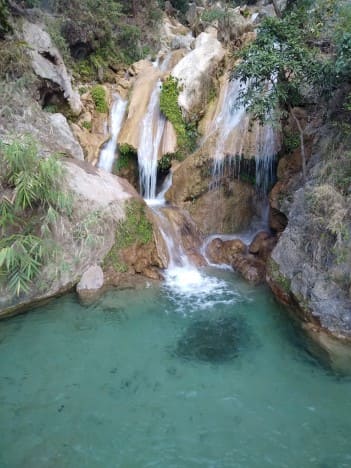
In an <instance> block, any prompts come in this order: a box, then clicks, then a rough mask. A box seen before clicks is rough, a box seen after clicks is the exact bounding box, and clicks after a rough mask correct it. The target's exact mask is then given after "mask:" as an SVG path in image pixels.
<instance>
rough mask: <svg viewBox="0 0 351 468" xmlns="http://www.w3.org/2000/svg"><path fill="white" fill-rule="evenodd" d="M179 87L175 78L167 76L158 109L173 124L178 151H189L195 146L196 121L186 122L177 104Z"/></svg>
mask: <svg viewBox="0 0 351 468" xmlns="http://www.w3.org/2000/svg"><path fill="white" fill-rule="evenodd" d="M178 96H179V87H178V81H177V80H176V78H174V77H172V76H170V77H168V78H167V79H166V80H165V81H164V83H163V85H162V90H161V95H160V109H161V112H163V114H164V115H165V116H166V117H167V119H168V120H169V121H170V122H171V123H172V124H173V127H174V129H175V131H176V134H177V143H178V146H179V151H181V152H182V153H186V152H190V151H192V150H193V149H194V147H195V142H196V137H197V131H196V123H186V122H185V120H184V119H183V115H182V112H181V110H180V107H179V105H178Z"/></svg>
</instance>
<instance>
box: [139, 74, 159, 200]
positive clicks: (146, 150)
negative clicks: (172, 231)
mask: <svg viewBox="0 0 351 468" xmlns="http://www.w3.org/2000/svg"><path fill="white" fill-rule="evenodd" d="M160 92H161V82H160V81H159V80H158V81H157V83H156V86H155V88H154V90H153V92H152V94H151V98H150V102H149V105H148V108H147V112H146V114H145V116H144V118H143V120H142V123H141V125H142V129H141V134H140V144H139V149H138V164H139V182H140V193H141V195H142V196H143V197H144V198H145V199H146V200H153V199H155V198H156V179H157V159H158V154H159V148H160V143H161V140H162V135H163V131H164V128H165V124H166V119H165V117H164V116H163V115H162V114H161V112H160Z"/></svg>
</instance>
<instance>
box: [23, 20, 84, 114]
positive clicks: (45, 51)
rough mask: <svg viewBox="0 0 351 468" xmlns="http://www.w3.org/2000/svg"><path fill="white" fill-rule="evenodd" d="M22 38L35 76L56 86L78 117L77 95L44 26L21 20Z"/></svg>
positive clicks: (79, 107)
mask: <svg viewBox="0 0 351 468" xmlns="http://www.w3.org/2000/svg"><path fill="white" fill-rule="evenodd" d="M23 36H24V40H25V41H26V42H27V44H28V46H29V53H30V56H31V59H32V66H33V69H34V72H35V73H36V75H38V76H39V77H40V78H43V79H45V80H49V81H51V82H53V83H55V84H56V85H58V86H59V88H60V89H61V90H62V92H63V95H64V97H65V98H66V99H67V102H68V103H69V105H70V108H71V110H72V112H73V113H74V114H76V115H78V114H79V113H80V112H81V110H82V103H81V100H80V96H79V93H78V92H77V91H75V90H73V88H72V83H71V77H70V76H69V74H68V72H67V69H66V66H65V64H64V61H63V59H62V56H61V54H60V52H59V51H58V49H57V48H56V47H55V46H54V45H53V43H52V41H51V38H50V36H49V34H48V33H47V32H46V31H45V30H44V26H40V25H38V24H34V23H30V22H29V21H27V20H23Z"/></svg>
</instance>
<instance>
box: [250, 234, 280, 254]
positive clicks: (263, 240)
mask: <svg viewBox="0 0 351 468" xmlns="http://www.w3.org/2000/svg"><path fill="white" fill-rule="evenodd" d="M276 243H277V238H276V237H274V236H272V235H271V234H270V233H269V232H267V231H261V232H258V233H257V234H256V235H255V237H254V239H253V241H252V242H251V244H250V246H249V253H251V254H254V255H256V256H257V257H258V258H260V259H261V260H264V261H266V260H267V258H268V257H269V255H270V253H271V252H272V250H273V248H274V247H275V245H276Z"/></svg>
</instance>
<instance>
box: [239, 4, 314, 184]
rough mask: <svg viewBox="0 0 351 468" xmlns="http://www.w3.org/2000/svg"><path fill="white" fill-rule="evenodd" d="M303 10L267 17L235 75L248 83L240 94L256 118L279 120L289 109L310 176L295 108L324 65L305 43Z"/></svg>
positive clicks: (304, 171)
mask: <svg viewBox="0 0 351 468" xmlns="http://www.w3.org/2000/svg"><path fill="white" fill-rule="evenodd" d="M302 28H303V17H302V16H301V11H297V10H293V11H291V12H290V13H289V14H288V15H286V16H284V17H283V18H267V19H265V20H264V21H263V23H262V25H261V27H260V29H259V32H258V35H257V38H256V40H255V41H254V42H253V43H252V44H250V45H249V46H248V47H247V48H246V49H245V50H244V51H243V52H242V53H241V59H242V61H241V62H240V64H239V65H238V67H237V68H236V69H235V70H234V72H233V74H232V77H233V78H238V79H240V80H241V81H242V82H244V83H246V86H245V87H243V88H242V91H241V93H240V95H239V98H238V103H239V104H241V105H242V104H244V105H245V107H246V109H247V110H248V111H249V112H250V113H251V114H252V116H253V118H254V119H255V120H259V121H260V122H261V123H266V122H267V121H273V122H279V121H281V119H282V118H283V117H284V116H287V115H288V113H290V115H291V116H292V118H293V119H294V121H295V123H296V126H297V128H298V131H299V136H300V148H301V159H302V171H303V176H304V178H305V176H306V157H305V145H304V130H303V128H302V125H301V123H300V121H299V119H298V117H297V115H296V113H295V111H294V106H296V105H298V104H299V103H300V102H301V93H300V90H301V88H302V87H304V86H310V85H311V84H312V83H313V82H315V81H316V78H317V76H318V74H319V72H320V69H321V63H320V62H319V61H318V60H317V57H316V53H315V52H314V50H312V49H309V48H308V47H307V46H306V43H305V39H306V37H305V34H304V32H303V31H302V30H301V29H302Z"/></svg>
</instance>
